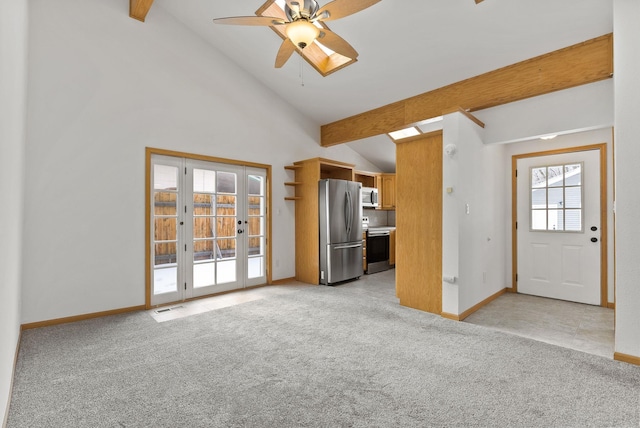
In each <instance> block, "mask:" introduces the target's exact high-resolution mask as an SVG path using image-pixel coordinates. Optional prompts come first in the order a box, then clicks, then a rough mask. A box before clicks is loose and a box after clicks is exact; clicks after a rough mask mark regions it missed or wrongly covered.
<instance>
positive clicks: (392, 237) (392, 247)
mask: <svg viewBox="0 0 640 428" xmlns="http://www.w3.org/2000/svg"><path fill="white" fill-rule="evenodd" d="M395 265H396V231H395V230H392V231H391V232H389V266H395Z"/></svg>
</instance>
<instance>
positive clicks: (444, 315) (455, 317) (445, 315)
mask: <svg viewBox="0 0 640 428" xmlns="http://www.w3.org/2000/svg"><path fill="white" fill-rule="evenodd" d="M440 316H441V317H442V318H446V319H448V320H454V321H462V320H461V319H460V315H456V314H450V313H449V312H442V313H441V314H440Z"/></svg>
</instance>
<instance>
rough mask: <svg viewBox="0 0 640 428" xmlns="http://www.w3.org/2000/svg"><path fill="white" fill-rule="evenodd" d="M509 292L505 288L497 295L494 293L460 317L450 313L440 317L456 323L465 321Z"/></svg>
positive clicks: (443, 313) (444, 313)
mask: <svg viewBox="0 0 640 428" xmlns="http://www.w3.org/2000/svg"><path fill="white" fill-rule="evenodd" d="M507 291H509V289H508V288H503V289H502V290H500V291H498V292H497V293H494V294H492V295H491V296H489V297H487V298H486V299H484V300H483V301H482V302H480V303H478V304H476V305H473V306H472V307H470V308H469V309H467V310H466V311H464V312H463V313H461V314H460V315H456V314H450V313H447V312H442V313H441V314H440V316H441V317H443V318H447V319H450V320H454V321H462V320H463V319H465V318H466V317H468V316H469V315H471V314H472V313H474V312H475V311H477V310H478V309H480V308H481V307H483V306H485V305H486V304H488V303H490V302H492V301H494V300H496V299H497V298H498V297H500V296H502V295H503V294H504V293H506V292H507Z"/></svg>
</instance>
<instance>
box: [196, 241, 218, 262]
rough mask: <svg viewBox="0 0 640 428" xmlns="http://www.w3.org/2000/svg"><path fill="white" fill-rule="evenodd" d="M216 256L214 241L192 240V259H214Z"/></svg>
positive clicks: (197, 260)
mask: <svg viewBox="0 0 640 428" xmlns="http://www.w3.org/2000/svg"><path fill="white" fill-rule="evenodd" d="M216 256H217V252H216V247H215V241H214V240H213V239H201V240H195V241H193V261H194V262H199V261H203V260H215V259H216Z"/></svg>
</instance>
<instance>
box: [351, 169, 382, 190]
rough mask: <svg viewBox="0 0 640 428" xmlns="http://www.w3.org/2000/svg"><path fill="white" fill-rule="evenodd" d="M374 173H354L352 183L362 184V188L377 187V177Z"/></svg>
mask: <svg viewBox="0 0 640 428" xmlns="http://www.w3.org/2000/svg"><path fill="white" fill-rule="evenodd" d="M379 175H380V174H378V173H376V172H366V171H355V172H354V174H353V177H354V181H357V182H358V183H362V187H376V188H377V187H378V176H379Z"/></svg>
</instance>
